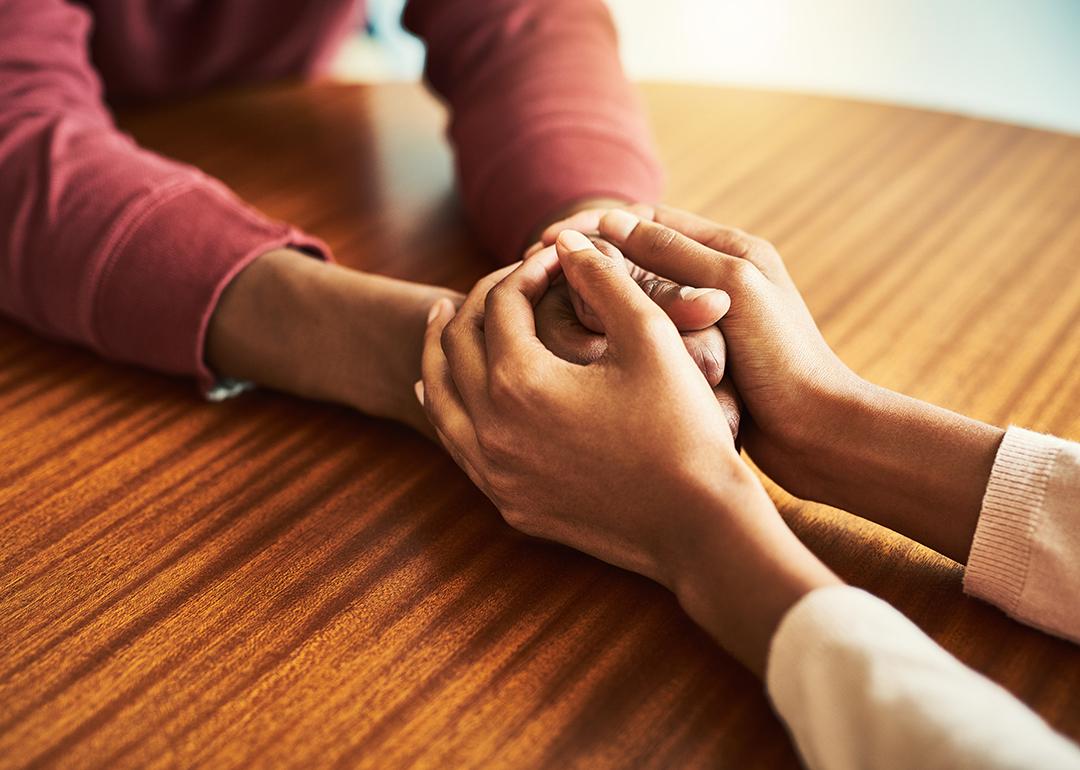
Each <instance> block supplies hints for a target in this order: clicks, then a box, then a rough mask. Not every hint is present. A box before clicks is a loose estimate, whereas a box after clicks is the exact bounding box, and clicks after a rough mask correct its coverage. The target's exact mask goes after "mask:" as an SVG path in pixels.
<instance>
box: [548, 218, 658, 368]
mask: <svg viewBox="0 0 1080 770" xmlns="http://www.w3.org/2000/svg"><path fill="white" fill-rule="evenodd" d="M556 247H557V249H558V255H559V261H560V262H561V263H562V267H563V272H564V273H565V274H566V280H567V281H568V282H569V283H570V285H571V286H572V287H573V288H574V289H575V290H576V291H577V292H578V294H579V295H580V297H581V299H582V300H583V301H584V303H585V304H586V305H588V307H589V309H590V310H591V311H592V313H593V314H594V315H595V316H596V317H597V318H598V319H599V320H600V321H601V322H602V323H603V327H604V332H605V334H606V335H607V337H608V343H609V350H612V352H614V353H616V354H618V353H622V354H632V352H633V351H636V350H642V351H645V352H649V353H656V352H658V351H662V350H670V349H671V348H672V347H673V346H674V345H675V344H676V343H677V342H679V337H678V332H677V331H676V329H675V326H674V325H673V324H672V323H671V321H670V320H669V319H668V317H667V316H666V315H665V314H664V312H663V311H662V310H661V309H660V308H659V307H657V305H656V304H655V303H654V302H653V301H652V300H650V299H649V298H648V297H647V296H646V295H645V292H643V291H642V290H641V287H640V286H638V284H637V282H636V281H635V280H634V279H633V278H631V277H630V274H629V273H628V272H627V271H626V265H625V263H624V262H623V260H622V259H619V258H613V257H612V256H610V255H607V254H604V253H602V252H600V251H599V250H598V249H596V247H595V246H594V245H593V243H592V242H591V241H590V240H589V239H588V238H587V237H585V236H584V235H582V234H581V233H579V232H576V231H574V230H565V231H563V232H562V233H560V234H559V238H558V240H557V241H556Z"/></svg>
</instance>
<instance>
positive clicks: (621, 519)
mask: <svg viewBox="0 0 1080 770" xmlns="http://www.w3.org/2000/svg"><path fill="white" fill-rule="evenodd" d="M556 249H557V254H556V252H554V251H553V250H552V249H550V248H549V249H545V250H540V251H538V252H537V253H535V254H534V255H533V256H531V257H530V258H528V259H526V260H525V262H524V263H522V264H521V265H520V266H518V267H517V268H515V269H513V270H512V271H508V270H503V271H500V272H497V273H494V274H492V275H491V276H489V277H488V278H486V279H484V280H483V281H481V282H480V283H478V284H477V286H476V287H475V288H474V289H473V291H472V292H471V293H470V295H469V297H468V298H467V299H466V301H465V304H464V305H463V306H462V307H461V309H460V310H459V311H457V313H456V314H455V313H454V311H453V306H452V304H451V303H449V302H440V303H438V304H437V305H435V307H434V308H433V311H432V315H431V321H430V323H429V326H428V331H427V336H426V339H425V344H424V354H423V384H422V386H420V388H421V389H420V394H421V396H422V400H423V402H424V406H425V409H426V411H427V413H428V416H429V417H430V419H431V420H432V423H433V425H434V426H435V428H436V431H437V432H438V434H439V437H440V438H441V439H442V441H443V443H444V445H446V447H447V448H448V450H449V451H450V452H451V454H452V455H453V456H454V458H455V460H457V462H458V463H459V464H460V465H461V466H462V468H464V469H465V471H466V472H467V473H468V474H469V476H470V477H471V478H472V480H473V481H474V482H475V483H476V484H477V485H478V486H479V487H480V488H481V489H482V490H483V491H484V492H485V493H486V494H487V495H488V497H489V498H491V500H492V501H493V502H494V503H495V505H496V506H497V507H498V508H499V510H500V511H501V512H502V514H503V516H504V518H505V519H506V520H507V521H508V522H509V523H510V524H511V525H512V526H514V527H516V528H518V529H520V530H522V531H524V532H527V533H529V534H533V535H537V536H540V537H545V538H549V539H552V540H557V541H559V542H563V543H566V544H568V545H571V546H573V547H575V548H578V549H579V550H582V551H585V552H587V553H590V554H592V555H594V556H597V557H599V558H601V559H604V560H605V561H608V562H611V563H613V564H616V565H618V566H621V567H625V568H627V569H632V570H634V571H637V572H640V573H642V574H644V575H647V576H649V577H651V578H653V579H655V580H657V581H659V582H660V583H662V584H664V585H666V586H668V587H669V588H671V589H672V590H673V591H674V592H675V593H676V594H677V595H678V596H679V598H680V601H681V602H682V603H683V605H684V607H685V608H686V609H687V611H688V612H689V613H690V614H691V615H692V616H693V617H694V618H695V619H696V620H698V622H700V623H701V624H702V625H703V626H705V627H706V628H707V629H709V630H710V631H712V632H713V634H714V635H715V636H716V637H717V639H718V641H720V642H721V644H723V645H724V646H726V647H727V648H728V649H729V650H730V651H732V652H733V653H734V654H735V655H737V656H738V657H739V658H740V659H741V660H743V661H744V662H745V663H746V664H747V665H748V666H750V667H751V668H753V669H755V670H757V671H759V672H760V671H761V670H762V668H763V666H764V658H765V650H766V649H767V643H768V639H769V638H770V636H771V634H772V631H773V630H774V629H775V626H776V624H777V623H778V622H779V619H780V617H782V615H783V613H784V612H785V611H786V609H787V608H788V607H790V606H791V604H793V603H794V602H795V601H796V600H797V599H798V598H799V597H800V596H802V595H803V594H804V593H806V592H807V591H809V590H811V589H812V588H814V587H816V586H819V585H826V584H829V583H833V582H837V581H836V578H835V577H833V576H832V574H831V573H830V572H829V571H828V570H827V569H826V568H825V567H824V566H823V565H821V564H820V562H818V561H817V559H816V558H814V557H813V556H812V555H811V554H810V553H809V551H807V550H806V549H805V548H804V547H803V546H802V545H801V543H799V541H798V540H797V539H796V538H795V536H794V535H793V534H792V533H791V531H790V530H789V529H788V528H787V527H786V525H785V524H784V522H783V520H782V519H781V518H780V516H779V514H778V513H777V511H776V509H775V507H774V506H773V505H772V503H771V501H770V500H769V498H768V496H767V495H766V493H765V491H764V489H763V488H762V487H761V484H760V483H759V482H758V480H757V478H756V477H755V476H754V475H753V473H752V472H751V471H750V470H749V468H748V467H747V466H746V465H745V464H744V463H743V462H742V461H741V459H740V458H739V456H738V452H737V451H736V449H735V446H734V441H733V439H732V433H731V429H730V425H729V419H728V417H727V415H726V414H725V410H724V408H723V407H722V406H720V405H718V404H717V400H716V397H715V395H714V394H713V393H712V390H711V388H710V383H709V382H708V381H707V380H706V379H705V377H703V376H702V374H701V372H700V370H699V369H698V367H697V366H695V362H694V360H693V358H692V357H691V356H690V355H688V353H687V349H686V345H685V344H684V342H683V339H682V338H681V337H680V335H679V332H678V331H677V329H676V327H675V325H674V324H673V323H672V321H671V320H670V318H669V317H668V316H667V314H665V312H664V311H663V310H662V309H661V308H660V307H659V305H657V304H656V303H655V302H653V301H652V300H651V299H650V298H649V296H647V295H646V293H645V292H644V291H643V290H642V288H641V286H640V284H639V283H638V282H637V281H635V280H634V278H633V277H632V276H631V275H630V273H629V272H628V271H627V270H626V268H625V264H624V261H623V258H622V256H621V255H619V254H618V253H616V252H614V251H612V250H607V251H606V252H605V251H600V250H599V249H597V248H596V247H595V246H594V244H593V243H592V242H591V241H590V240H589V239H588V238H586V237H585V236H583V235H581V234H580V233H577V232H574V231H567V232H565V233H563V234H562V236H560V238H559V240H558V243H557V244H556ZM560 269H561V270H562V271H563V274H564V276H565V280H566V282H567V284H568V285H569V286H570V287H573V288H574V290H575V291H576V292H577V294H578V296H579V299H580V301H581V302H582V303H583V304H584V305H585V306H587V307H588V308H589V309H590V311H591V313H592V314H594V316H595V318H596V320H597V321H598V322H599V323H600V324H602V325H603V328H604V330H605V336H606V345H605V347H604V349H603V351H602V352H600V354H599V356H598V357H596V358H594V359H593V360H592V361H591V362H590V363H589V364H588V365H584V366H583V365H581V364H577V363H571V362H568V361H564V360H562V358H560V357H558V356H556V355H555V354H553V353H552V352H551V351H549V350H548V348H547V347H545V346H544V344H543V342H542V341H541V339H540V338H539V337H538V336H537V335H538V331H537V323H538V315H539V312H538V309H537V308H538V305H539V303H541V302H542V298H543V297H544V296H545V294H546V292H547V291H548V290H549V288H550V286H551V285H552V282H553V281H555V280H557V279H559V278H560V275H559V272H560ZM718 555H720V556H721V557H720V558H718ZM718 589H719V590H718ZM733 619H734V620H735V621H736V622H734V623H733V622H732V620H733Z"/></svg>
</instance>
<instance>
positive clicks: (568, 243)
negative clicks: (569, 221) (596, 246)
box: [559, 230, 593, 251]
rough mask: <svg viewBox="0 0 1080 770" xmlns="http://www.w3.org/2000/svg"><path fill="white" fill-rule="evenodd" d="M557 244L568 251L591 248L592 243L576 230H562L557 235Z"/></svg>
mask: <svg viewBox="0 0 1080 770" xmlns="http://www.w3.org/2000/svg"><path fill="white" fill-rule="evenodd" d="M559 243H561V244H562V245H563V246H565V247H566V248H568V249H570V251H581V250H582V249H591V248H593V242H592V241H590V240H589V239H588V238H587V237H586V236H584V235H582V234H581V233H579V232H578V231H577V230H563V231H562V232H561V233H559Z"/></svg>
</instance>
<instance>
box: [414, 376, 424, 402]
mask: <svg viewBox="0 0 1080 770" xmlns="http://www.w3.org/2000/svg"><path fill="white" fill-rule="evenodd" d="M413 392H414V393H416V400H417V401H419V402H420V406H423V405H424V381H423V380H417V381H416V382H415V383H414V384H413Z"/></svg>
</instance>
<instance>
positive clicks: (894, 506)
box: [597, 207, 1004, 562]
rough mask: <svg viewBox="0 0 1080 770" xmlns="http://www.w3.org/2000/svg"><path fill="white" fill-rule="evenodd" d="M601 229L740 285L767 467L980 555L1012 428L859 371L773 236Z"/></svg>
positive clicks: (659, 257)
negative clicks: (994, 481)
mask: <svg viewBox="0 0 1080 770" xmlns="http://www.w3.org/2000/svg"><path fill="white" fill-rule="evenodd" d="M642 214H647V215H646V216H641V215H642ZM597 227H598V229H599V232H600V233H601V234H602V235H603V237H604V238H606V239H607V240H609V241H610V242H612V243H614V244H616V245H617V246H618V247H619V248H620V249H621V250H622V251H623V252H624V253H625V254H626V255H627V256H628V258H630V259H632V260H634V261H635V262H636V263H637V264H640V265H642V266H643V267H645V268H647V269H650V270H654V271H657V272H660V273H663V274H664V275H668V276H671V277H672V279H674V280H678V281H682V282H684V283H688V284H691V285H697V286H708V287H718V288H723V289H724V290H725V291H726V292H727V293H728V294H729V295H730V297H731V303H732V304H731V310H730V311H729V312H728V313H727V314H726V315H725V316H724V318H723V319H722V320H721V321H720V328H721V330H722V331H723V333H724V337H725V340H726V342H727V346H728V352H729V355H730V356H731V358H732V360H733V361H734V362H735V366H734V367H733V370H732V377H733V379H734V381H735V385H736V388H737V390H738V392H739V395H740V396H741V398H742V399H743V402H744V405H745V409H746V411H747V414H748V416H749V417H750V420H749V421H748V424H747V425H746V427H745V428H744V430H743V433H742V434H741V435H742V438H743V440H744V445H745V447H746V449H747V450H748V452H749V454H750V456H751V457H752V458H753V459H754V461H755V462H756V463H757V464H758V466H759V467H760V468H761V469H762V470H763V471H765V473H767V474H768V475H769V476H770V477H772V478H773V479H774V480H776V481H777V482H778V483H779V484H781V485H782V486H784V487H785V488H786V489H787V490H788V491H789V492H791V493H792V494H794V495H796V496H799V497H803V498H807V499H812V500H817V501H820V502H825V503H828V504H830V505H833V506H835V507H838V508H843V509H845V510H849V511H851V512H853V513H857V514H859V515H861V516H863V517H865V518H867V519H870V520H872V521H876V522H878V523H879V524H882V525H884V526H886V527H889V528H890V529H893V530H895V531H897V532H900V533H902V534H905V535H907V536H909V537H911V538H913V539H915V540H917V541H919V542H922V543H923V544H925V545H927V546H929V547H931V548H933V549H935V550H937V551H939V552H940V553H942V554H944V555H946V556H949V557H950V558H953V559H955V560H957V561H960V562H963V561H966V559H967V556H968V553H969V552H970V549H971V541H972V538H973V536H974V532H975V525H976V523H977V521H978V517H979V511H980V509H981V505H982V495H983V492H984V490H985V489H986V484H987V481H988V479H989V476H990V471H991V469H992V467H993V462H994V457H995V455H996V453H997V449H998V446H999V445H1000V443H1001V439H1002V436H1003V435H1004V431H1002V430H1001V429H1000V428H997V427H994V426H991V425H987V424H985V423H981V422H978V421H976V420H971V419H969V418H967V417H964V416H962V415H958V414H955V413H953V412H950V411H948V410H945V409H941V408H939V407H936V406H932V405H930V404H926V403H924V402H921V401H918V400H916V399H912V398H908V397H906V396H902V395H900V394H897V393H893V392H891V391H888V390H885V389H883V388H878V387H876V386H873V385H871V384H869V383H867V382H865V381H864V380H862V379H861V378H859V377H858V376H856V375H855V374H854V373H853V372H852V371H851V370H850V369H849V368H848V367H847V366H845V365H844V364H843V362H842V361H840V359H839V358H838V357H837V356H836V354H835V353H833V351H832V350H831V349H830V348H829V346H828V344H827V343H826V342H825V339H824V338H823V337H822V335H821V333H820V331H818V328H817V325H816V324H815V322H814V319H813V318H812V316H811V315H810V311H809V310H808V309H807V307H806V303H805V302H804V301H803V299H802V297H801V295H800V294H799V291H798V289H797V288H796V287H795V284H794V282H793V281H792V280H791V277H790V275H789V274H788V271H787V269H786V267H785V266H784V263H783V260H782V259H781V258H780V255H779V254H778V253H777V251H776V249H775V248H773V246H772V245H771V244H769V243H768V242H767V241H764V240H762V239H760V238H757V237H755V236H752V235H749V234H747V233H745V232H743V231H741V230H737V229H735V228H731V227H725V226H723V225H719V224H716V223H715V222H710V221H708V220H705V219H702V218H700V217H697V216H694V215H692V214H689V213H687V212H683V211H678V210H676V209H670V208H664V207H660V208H656V209H653V210H648V209H647V208H638V209H637V210H636V211H635V212H633V213H631V212H627V211H618V210H616V211H612V212H609V213H607V214H605V215H603V216H602V218H600V219H599V221H598V222H597Z"/></svg>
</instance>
